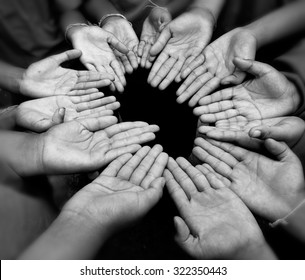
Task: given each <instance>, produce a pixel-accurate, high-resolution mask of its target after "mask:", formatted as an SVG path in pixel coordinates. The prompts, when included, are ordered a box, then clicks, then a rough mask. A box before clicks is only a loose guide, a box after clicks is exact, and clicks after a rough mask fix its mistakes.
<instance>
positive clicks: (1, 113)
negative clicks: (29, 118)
mask: <svg viewBox="0 0 305 280" xmlns="http://www.w3.org/2000/svg"><path fill="white" fill-rule="evenodd" d="M17 108H18V106H17V105H15V106H11V107H8V108H5V109H2V110H0V129H2V130H13V129H14V128H15V126H16V111H17Z"/></svg>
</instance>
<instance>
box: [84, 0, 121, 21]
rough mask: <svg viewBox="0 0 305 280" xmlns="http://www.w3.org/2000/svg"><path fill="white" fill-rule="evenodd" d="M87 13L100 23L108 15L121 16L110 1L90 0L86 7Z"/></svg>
mask: <svg viewBox="0 0 305 280" xmlns="http://www.w3.org/2000/svg"><path fill="white" fill-rule="evenodd" d="M85 9H86V11H87V13H88V14H89V15H90V16H91V17H92V18H94V19H95V20H96V22H99V20H100V19H101V18H102V17H103V16H105V15H108V14H119V13H120V12H119V11H118V10H117V8H116V7H115V6H114V5H113V4H112V3H111V2H110V1H108V0H89V1H87V3H86V5H85Z"/></svg>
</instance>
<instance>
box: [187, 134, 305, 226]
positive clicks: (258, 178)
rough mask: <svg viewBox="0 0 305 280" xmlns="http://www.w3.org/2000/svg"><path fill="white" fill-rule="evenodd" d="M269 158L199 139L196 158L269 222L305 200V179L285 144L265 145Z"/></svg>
mask: <svg viewBox="0 0 305 280" xmlns="http://www.w3.org/2000/svg"><path fill="white" fill-rule="evenodd" d="M265 148H266V150H267V151H268V152H269V153H270V157H268V156H264V155H261V154H258V153H254V152H250V151H248V150H246V149H243V148H240V147H238V146H235V145H233V144H229V143H224V142H218V141H215V140H209V141H207V140H204V139H203V138H197V139H196V140H195V148H194V149H193V154H194V156H195V157H197V158H198V159H199V160H200V161H201V162H203V163H206V164H208V165H209V166H210V170H211V172H212V173H214V174H215V173H216V174H218V176H221V177H224V178H227V179H228V181H227V183H226V186H227V187H228V188H230V189H231V190H232V191H233V192H235V193H236V194H237V195H238V196H239V197H240V198H241V199H242V200H243V202H244V203H245V204H246V205H247V206H248V207H249V209H250V210H251V211H253V212H254V213H256V214H258V215H260V216H262V217H263V218H265V219H267V220H268V221H270V222H274V221H276V220H277V219H280V218H283V217H285V216H286V215H287V214H289V213H290V212H291V211H292V210H293V209H294V208H295V207H296V206H297V205H298V204H299V203H300V202H301V201H302V200H303V199H304V198H305V189H304V175H303V169H302V165H301V163H300V161H299V159H298V158H297V156H296V155H295V154H294V153H293V152H292V151H291V150H290V149H289V147H288V146H287V145H286V144H285V143H283V142H276V141H275V140H273V139H267V140H266V141H265Z"/></svg>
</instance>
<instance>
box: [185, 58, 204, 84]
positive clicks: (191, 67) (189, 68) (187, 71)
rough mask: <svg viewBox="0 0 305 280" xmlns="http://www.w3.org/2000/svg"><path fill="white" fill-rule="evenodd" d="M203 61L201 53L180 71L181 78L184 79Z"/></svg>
mask: <svg viewBox="0 0 305 280" xmlns="http://www.w3.org/2000/svg"><path fill="white" fill-rule="evenodd" d="M204 61H205V57H204V55H203V54H200V55H199V56H197V57H196V59H194V60H193V61H192V62H191V63H190V64H189V65H188V66H187V67H186V68H185V69H184V70H183V72H182V73H181V78H182V79H185V78H186V77H187V76H188V75H189V74H190V73H192V72H193V71H194V70H195V69H196V68H197V67H199V66H201V65H202V64H203V63H204Z"/></svg>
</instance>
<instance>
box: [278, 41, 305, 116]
mask: <svg viewBox="0 0 305 280" xmlns="http://www.w3.org/2000/svg"><path fill="white" fill-rule="evenodd" d="M273 66H274V67H275V68H276V69H277V70H278V71H281V72H282V73H283V74H284V75H285V76H286V77H287V78H288V79H289V80H290V81H291V82H292V83H294V85H295V86H296V87H297V89H298V91H299V94H300V97H301V104H300V107H299V108H298V110H297V112H296V113H295V114H294V115H295V116H299V117H301V118H302V119H305V38H304V39H302V40H301V41H300V42H299V43H298V44H297V45H296V46H295V47H293V48H292V49H291V50H290V51H288V52H287V53H285V54H283V55H282V56H280V57H278V58H277V59H275V61H274V63H273Z"/></svg>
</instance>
